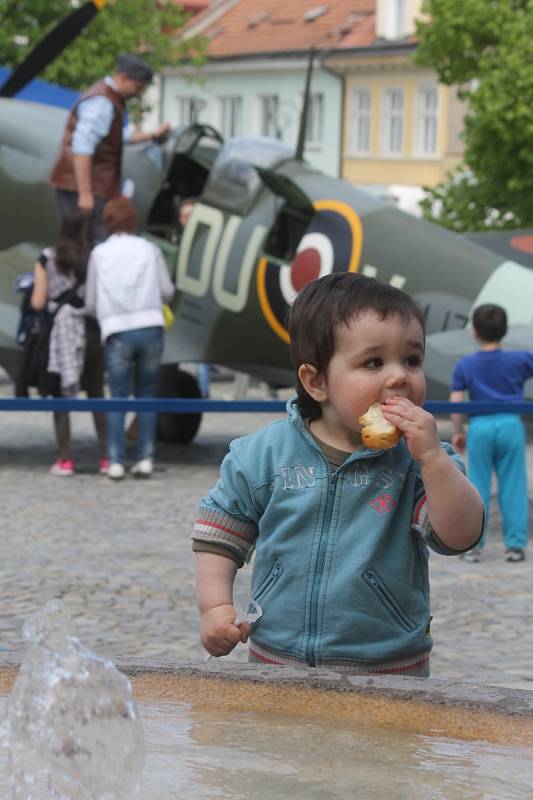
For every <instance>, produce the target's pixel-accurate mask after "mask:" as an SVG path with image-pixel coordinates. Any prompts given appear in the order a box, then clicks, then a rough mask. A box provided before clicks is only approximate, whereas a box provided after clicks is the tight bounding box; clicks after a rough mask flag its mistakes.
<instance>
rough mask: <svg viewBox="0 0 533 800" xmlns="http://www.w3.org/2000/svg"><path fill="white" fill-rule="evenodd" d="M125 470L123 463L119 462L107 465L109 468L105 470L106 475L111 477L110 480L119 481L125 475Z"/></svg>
mask: <svg viewBox="0 0 533 800" xmlns="http://www.w3.org/2000/svg"><path fill="white" fill-rule="evenodd" d="M125 472H126V470H125V469H124V464H119V463H118V462H115V463H114V464H110V465H109V469H108V470H107V477H108V478H111V480H112V481H121V480H122V478H123V477H124V475H125Z"/></svg>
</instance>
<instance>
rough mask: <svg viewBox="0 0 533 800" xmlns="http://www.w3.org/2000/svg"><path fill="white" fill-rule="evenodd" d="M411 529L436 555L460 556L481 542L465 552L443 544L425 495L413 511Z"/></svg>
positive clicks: (470, 546)
mask: <svg viewBox="0 0 533 800" xmlns="http://www.w3.org/2000/svg"><path fill="white" fill-rule="evenodd" d="M411 528H412V530H414V531H415V533H416V535H417V536H418V537H419V538H420V539H422V541H423V542H424V544H426V545H427V546H428V547H429V548H431V550H433V551H434V552H435V553H440V555H443V556H458V555H460V554H461V553H466V552H468V551H469V550H471V549H472V547H475V546H476V545H477V544H478V543H479V540H480V539H478V540H477V542H476V544H475V545H469V546H468V547H467V548H465V549H464V550H454V549H453V548H452V547H448V545H446V544H444V542H441V540H440V539H439V537H438V536H437V534H436V533H435V531H434V530H433V526H432V524H431V522H430V521H429V516H428V501H427V497H426V495H425V494H423V495H422V497H421V498H420V500H419V501H418V502H417V503H416V505H415V507H414V509H413V517H412V520H411ZM483 529H484V526H483V525H482V526H481V534H480V538H481V535H482V534H483Z"/></svg>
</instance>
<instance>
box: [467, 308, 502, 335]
mask: <svg viewBox="0 0 533 800" xmlns="http://www.w3.org/2000/svg"><path fill="white" fill-rule="evenodd" d="M472 325H473V326H474V330H475V332H476V333H477V335H478V336H479V338H480V339H482V340H483V341H484V342H499V341H500V340H501V339H503V337H504V336H505V334H506V333H507V313H506V311H505V309H504V308H502V307H501V306H497V305H494V304H493V303H485V304H484V305H482V306H478V307H477V308H476V310H475V311H474V316H473V317H472Z"/></svg>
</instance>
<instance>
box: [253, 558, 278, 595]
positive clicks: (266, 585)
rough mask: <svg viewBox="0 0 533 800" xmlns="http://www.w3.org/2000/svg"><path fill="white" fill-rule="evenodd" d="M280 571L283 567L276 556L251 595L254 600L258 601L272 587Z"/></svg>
mask: <svg viewBox="0 0 533 800" xmlns="http://www.w3.org/2000/svg"><path fill="white" fill-rule="evenodd" d="M282 572H283V567H282V565H281V561H280V560H279V558H278V559H277V560H276V561H275V563H274V566H273V567H272V569H271V570H270V572H269V573H268V575H267V576H266V578H265V579H264V581H263V582H262V583H261V584H260V585H259V587H258V588H257V589H256V590H255V591H254V593H253V595H252V599H253V600H255V602H256V603H260V602H261V601H262V600H263V599H264V598H265V597H266V595H267V594H268V593H269V592H270V590H271V589H273V588H274V586H275V585H276V583H277V581H278V578H279V576H280V575H281V573H282Z"/></svg>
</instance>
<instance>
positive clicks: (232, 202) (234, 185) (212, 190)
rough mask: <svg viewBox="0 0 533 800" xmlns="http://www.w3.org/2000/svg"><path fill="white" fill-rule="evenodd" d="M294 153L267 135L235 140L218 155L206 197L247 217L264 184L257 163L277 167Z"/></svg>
mask: <svg viewBox="0 0 533 800" xmlns="http://www.w3.org/2000/svg"><path fill="white" fill-rule="evenodd" d="M293 156H294V153H293V150H292V149H291V148H290V147H288V146H287V145H286V144H283V142H280V141H279V140H278V139H271V138H269V137H266V136H264V137H263V136H261V137H260V136H256V137H254V138H247V137H237V138H235V139H231V140H230V141H229V142H226V144H225V145H224V146H223V147H222V148H221V150H220V152H219V153H218V155H217V158H216V161H215V163H214V164H213V167H212V169H211V171H210V173H209V177H208V179H207V181H206V184H205V188H204V192H203V195H202V200H203V201H204V202H206V203H208V204H210V205H213V206H217V207H218V208H222V209H224V210H225V211H229V212H231V213H233V214H239V215H240V216H244V215H245V214H247V213H248V212H249V210H250V208H251V207H252V206H253V204H254V202H255V200H256V197H257V195H258V194H259V192H260V190H261V187H262V185H263V183H262V180H261V178H260V176H259V174H258V173H257V171H256V170H255V169H254V166H258V167H263V168H267V169H273V168H275V167H277V166H278V165H279V164H282V163H283V162H285V161H287V160H289V159H291V158H293Z"/></svg>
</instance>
